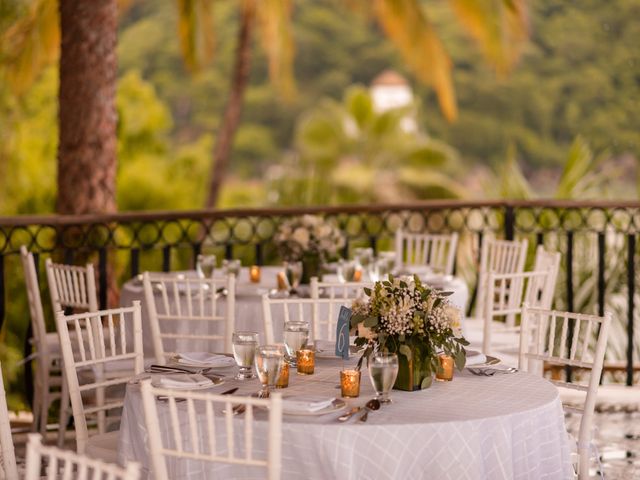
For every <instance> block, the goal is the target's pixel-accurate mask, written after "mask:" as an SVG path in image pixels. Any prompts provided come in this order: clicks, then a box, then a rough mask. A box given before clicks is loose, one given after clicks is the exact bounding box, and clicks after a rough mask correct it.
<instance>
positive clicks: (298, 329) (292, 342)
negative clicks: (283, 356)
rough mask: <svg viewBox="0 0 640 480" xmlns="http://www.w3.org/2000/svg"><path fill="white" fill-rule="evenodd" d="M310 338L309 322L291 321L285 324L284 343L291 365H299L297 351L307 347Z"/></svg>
mask: <svg viewBox="0 0 640 480" xmlns="http://www.w3.org/2000/svg"><path fill="white" fill-rule="evenodd" d="M308 340H309V324H308V323H307V322H300V321H289V322H286V323H285V324H284V345H285V348H286V350H287V361H288V362H289V365H291V366H292V367H296V366H297V360H296V352H297V351H298V350H300V349H302V348H304V347H306V345H307V341H308Z"/></svg>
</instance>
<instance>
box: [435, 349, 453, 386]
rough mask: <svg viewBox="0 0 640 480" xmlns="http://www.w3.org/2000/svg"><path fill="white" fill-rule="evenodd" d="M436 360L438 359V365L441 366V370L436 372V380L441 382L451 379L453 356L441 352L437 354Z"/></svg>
mask: <svg viewBox="0 0 640 480" xmlns="http://www.w3.org/2000/svg"><path fill="white" fill-rule="evenodd" d="M438 360H440V367H442V370H439V371H438V372H436V380H439V381H441V382H450V381H451V380H453V366H454V362H453V357H452V356H451V355H446V354H444V353H442V354H440V355H438Z"/></svg>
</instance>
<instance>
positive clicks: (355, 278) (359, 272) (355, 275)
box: [353, 268, 362, 282]
mask: <svg viewBox="0 0 640 480" xmlns="http://www.w3.org/2000/svg"><path fill="white" fill-rule="evenodd" d="M360 280H362V270H361V269H359V268H356V271H355V272H353V281H354V282H359V281H360Z"/></svg>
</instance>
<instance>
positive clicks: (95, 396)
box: [56, 301, 144, 462]
mask: <svg viewBox="0 0 640 480" xmlns="http://www.w3.org/2000/svg"><path fill="white" fill-rule="evenodd" d="M56 323H57V327H58V334H59V335H60V345H61V346H62V356H63V360H64V368H65V372H66V377H67V383H68V385H69V395H70V397H71V407H72V411H73V417H74V422H75V428H76V444H77V451H78V453H86V454H87V455H89V456H92V457H95V458H101V459H103V460H106V461H109V462H115V461H116V449H117V440H118V432H117V431H111V432H108V431H107V427H108V420H111V419H108V418H107V413H109V412H111V411H113V410H117V409H120V408H121V407H122V404H123V402H122V393H121V394H120V396H119V397H116V398H115V399H113V398H108V397H107V391H106V389H107V388H109V389H112V388H113V387H116V386H120V388H124V386H125V385H126V383H127V382H128V381H129V380H131V379H132V378H134V376H135V375H137V374H139V373H142V371H143V370H144V357H143V353H142V323H141V319H140V302H138V301H136V302H134V303H133V306H132V307H127V308H115V309H111V310H102V311H97V312H85V313H79V314H75V315H68V316H67V315H65V314H64V312H62V311H60V312H58V313H57V315H56ZM71 331H73V333H74V339H73V346H72V338H71V335H70V332H71ZM127 331H130V332H132V333H131V334H132V336H133V341H131V339H129V340H128V339H127ZM74 351H75V352H74ZM124 360H128V361H129V362H133V368H132V370H131V371H130V372H127V373H125V372H122V374H121V376H115V375H114V376H112V377H110V378H108V379H105V377H104V375H102V374H101V372H102V371H104V369H105V366H106V365H107V364H108V363H110V362H121V361H124ZM86 370H92V371H93V378H94V380H92V381H90V382H88V383H83V384H82V385H81V384H80V381H79V375H80V374H81V373H82V372H83V371H86ZM94 420H95V423H96V427H97V434H95V435H91V436H90V434H89V433H90V432H89V424H90V423H91V422H92V421H94ZM92 433H93V432H92Z"/></svg>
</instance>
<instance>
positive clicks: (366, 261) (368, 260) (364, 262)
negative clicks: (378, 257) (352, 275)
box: [353, 248, 373, 278]
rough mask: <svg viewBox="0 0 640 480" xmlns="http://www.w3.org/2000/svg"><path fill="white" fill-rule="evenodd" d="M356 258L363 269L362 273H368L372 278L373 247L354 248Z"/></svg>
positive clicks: (357, 264)
mask: <svg viewBox="0 0 640 480" xmlns="http://www.w3.org/2000/svg"><path fill="white" fill-rule="evenodd" d="M353 258H354V260H355V261H356V266H357V267H359V268H360V270H362V273H366V274H367V275H368V276H369V278H371V276H370V275H371V273H370V272H371V264H372V263H373V249H372V248H356V249H355V250H354V256H353Z"/></svg>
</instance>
